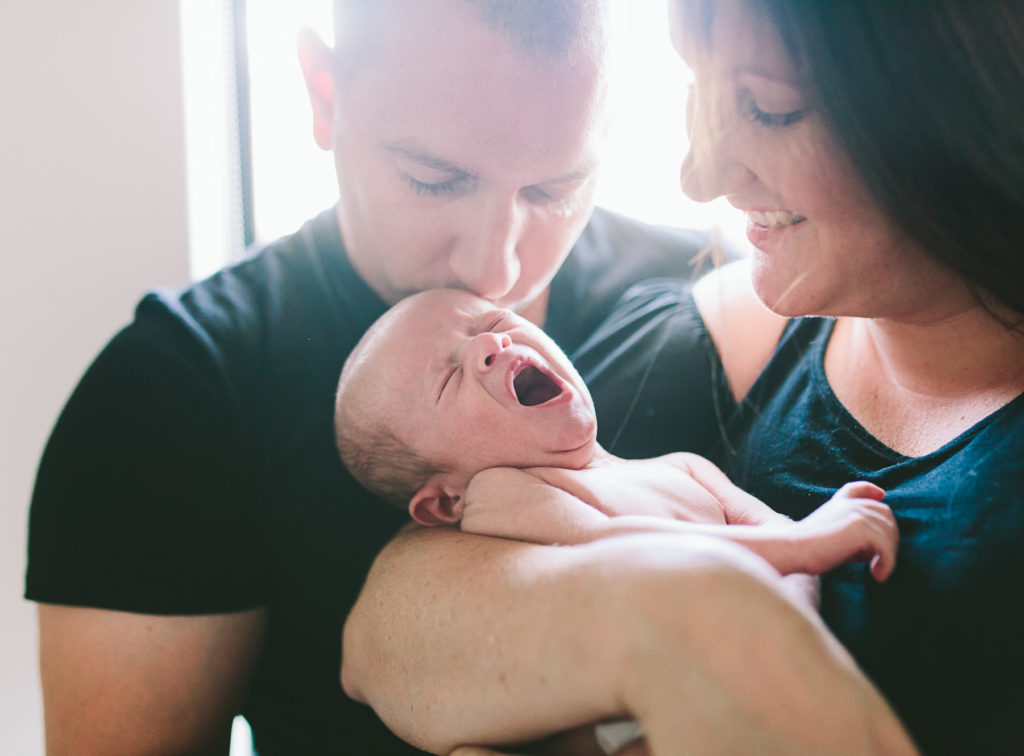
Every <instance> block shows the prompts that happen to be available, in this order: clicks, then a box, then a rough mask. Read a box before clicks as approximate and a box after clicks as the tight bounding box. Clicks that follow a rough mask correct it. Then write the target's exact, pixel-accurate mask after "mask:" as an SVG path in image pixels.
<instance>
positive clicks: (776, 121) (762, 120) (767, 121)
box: [740, 92, 807, 128]
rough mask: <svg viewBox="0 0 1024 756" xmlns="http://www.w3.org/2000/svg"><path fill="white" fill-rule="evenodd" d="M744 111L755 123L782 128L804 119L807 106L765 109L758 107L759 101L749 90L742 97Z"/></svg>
mask: <svg viewBox="0 0 1024 756" xmlns="http://www.w3.org/2000/svg"><path fill="white" fill-rule="evenodd" d="M740 104H741V110H742V112H743V113H744V114H745V115H746V116H747V117H748V118H749V119H750V120H751V121H753V122H754V123H759V124H761V125H762V126H767V127H769V128H781V127H783V126H791V125H792V124H794V123H797V122H798V121H800V120H802V119H803V117H804V116H805V115H807V108H806V107H804V108H797V109H795V110H788V111H784V112H774V111H769V110H764V109H763V108H760V107H758V104H757V101H756V100H755V99H754V98H753V96H752V95H751V94H750V93H749V92H747V93H744V94H743V95H742V96H741V98H740Z"/></svg>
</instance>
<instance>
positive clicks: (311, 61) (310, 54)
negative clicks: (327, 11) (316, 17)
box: [299, 26, 334, 151]
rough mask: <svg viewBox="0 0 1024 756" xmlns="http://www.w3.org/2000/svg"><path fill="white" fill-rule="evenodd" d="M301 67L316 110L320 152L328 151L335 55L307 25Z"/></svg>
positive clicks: (315, 128)
mask: <svg viewBox="0 0 1024 756" xmlns="http://www.w3.org/2000/svg"><path fill="white" fill-rule="evenodd" d="M299 66H301V68H302V78H303V79H304V80H305V81H306V92H307V93H308V94H309V104H310V105H311V106H312V108H313V138H314V139H315V140H316V143H317V146H319V147H320V149H322V150H328V151H329V150H330V149H331V132H332V131H333V129H334V54H333V52H332V51H331V48H329V47H328V46H327V45H326V44H325V43H324V41H323V40H322V39H320V37H319V36H318V35H317V33H316V32H315V31H313V30H312V29H310V28H309V27H308V26H306V27H303V28H302V30H301V31H300V32H299Z"/></svg>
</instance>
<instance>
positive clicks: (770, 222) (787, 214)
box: [747, 210, 807, 228]
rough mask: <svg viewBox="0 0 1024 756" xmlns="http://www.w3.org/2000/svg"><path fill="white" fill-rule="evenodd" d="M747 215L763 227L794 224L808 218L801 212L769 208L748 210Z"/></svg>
mask: <svg viewBox="0 0 1024 756" xmlns="http://www.w3.org/2000/svg"><path fill="white" fill-rule="evenodd" d="M747 217H749V218H750V220H751V221H753V222H754V224H755V225H757V226H761V227H762V228H777V227H780V226H792V225H794V224H796V223H799V222H800V221H804V220H807V216H805V215H800V213H794V212H793V211H791V210H768V211H766V212H761V211H759V210H748V211H747Z"/></svg>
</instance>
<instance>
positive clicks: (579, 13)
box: [334, 0, 605, 64]
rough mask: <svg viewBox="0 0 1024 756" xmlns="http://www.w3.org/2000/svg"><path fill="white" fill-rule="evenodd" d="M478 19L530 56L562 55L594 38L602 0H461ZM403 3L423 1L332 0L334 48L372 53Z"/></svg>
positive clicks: (357, 54)
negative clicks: (388, 19) (389, 16)
mask: <svg viewBox="0 0 1024 756" xmlns="http://www.w3.org/2000/svg"><path fill="white" fill-rule="evenodd" d="M461 1H462V2H463V3H465V4H466V5H467V6H468V7H470V8H472V9H473V10H474V11H475V12H476V14H477V16H478V17H479V19H480V21H481V22H482V23H483V24H484V25H485V26H488V27H490V28H492V29H496V30H498V31H500V32H501V33H502V34H504V35H505V36H506V37H507V38H508V39H510V40H511V41H513V42H514V43H516V44H517V45H518V46H519V47H520V48H521V49H522V50H523V51H524V52H526V53H528V54H530V55H537V54H544V55H548V56H552V57H556V58H560V57H564V56H566V55H568V54H569V53H571V52H572V51H573V50H575V49H577V48H578V47H580V46H581V42H582V41H583V40H584V39H588V38H589V39H591V40H593V39H596V38H598V37H599V35H600V33H601V31H600V30H601V28H602V27H603V22H602V17H603V13H602V9H603V7H604V3H605V0H461ZM403 2H423V0H334V38H335V48H336V49H337V50H338V51H339V53H340V54H341V55H342V56H343V59H345V60H348V61H349V62H350V64H352V63H353V62H355V61H365V59H366V58H367V57H369V56H371V55H372V52H373V49H374V45H375V44H376V40H377V39H378V38H379V34H380V30H381V26H382V22H383V20H384V18H385V14H389V13H390V14H393V15H394V16H396V17H401V15H402V4H403Z"/></svg>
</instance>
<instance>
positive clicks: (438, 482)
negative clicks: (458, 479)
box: [409, 475, 463, 525]
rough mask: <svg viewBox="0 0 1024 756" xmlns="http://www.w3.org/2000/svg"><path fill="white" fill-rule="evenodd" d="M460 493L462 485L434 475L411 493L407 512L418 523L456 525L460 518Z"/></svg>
mask: <svg viewBox="0 0 1024 756" xmlns="http://www.w3.org/2000/svg"><path fill="white" fill-rule="evenodd" d="M462 494H463V487H462V486H457V485H455V484H454V483H453V482H452V481H451V480H449V479H447V478H445V476H443V475H435V476H433V477H432V478H431V479H430V480H429V481H427V483H426V484H425V485H424V486H423V487H422V488H420V490H419V491H417V492H416V493H415V494H414V495H413V497H412V500H411V501H410V502H409V514H410V515H412V519H414V520H415V521H416V522H418V523H419V524H420V525H457V524H458V523H459V521H460V520H461V519H462V508H463V498H462Z"/></svg>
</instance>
